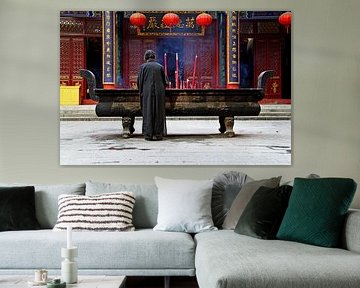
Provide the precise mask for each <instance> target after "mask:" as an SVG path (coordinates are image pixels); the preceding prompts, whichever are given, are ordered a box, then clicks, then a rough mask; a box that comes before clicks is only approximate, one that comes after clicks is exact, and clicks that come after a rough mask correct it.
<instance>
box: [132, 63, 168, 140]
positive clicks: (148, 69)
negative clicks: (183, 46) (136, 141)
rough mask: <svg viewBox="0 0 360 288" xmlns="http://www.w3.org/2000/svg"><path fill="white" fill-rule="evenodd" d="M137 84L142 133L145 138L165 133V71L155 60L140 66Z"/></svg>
mask: <svg viewBox="0 0 360 288" xmlns="http://www.w3.org/2000/svg"><path fill="white" fill-rule="evenodd" d="M137 85H138V89H139V94H140V106H141V111H142V114H143V125H142V133H143V135H144V137H145V138H152V137H153V136H163V135H164V134H165V131H164V129H165V86H166V82H165V73H164V67H163V66H162V65H161V64H159V63H157V62H156V61H155V60H151V59H150V60H148V62H146V63H144V64H142V65H141V66H140V71H139V74H138V79H137Z"/></svg>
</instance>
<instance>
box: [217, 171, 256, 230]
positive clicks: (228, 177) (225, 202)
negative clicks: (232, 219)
mask: <svg viewBox="0 0 360 288" xmlns="http://www.w3.org/2000/svg"><path fill="white" fill-rule="evenodd" d="M252 180H253V179H252V178H251V177H249V176H248V175H246V174H245V173H242V172H238V171H226V172H222V173H220V174H218V175H216V176H215V177H214V185H213V189H212V199H211V214H212V217H213V221H214V225H215V226H216V227H217V228H221V227H222V224H223V223H224V219H225V217H226V215H227V213H228V212H229V210H230V207H231V204H232V203H233V201H234V199H235V197H236V196H237V194H238V193H239V191H240V190H241V187H242V186H243V185H244V184H245V183H247V182H249V181H252Z"/></svg>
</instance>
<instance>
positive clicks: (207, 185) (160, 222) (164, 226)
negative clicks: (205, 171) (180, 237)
mask: <svg viewBox="0 0 360 288" xmlns="http://www.w3.org/2000/svg"><path fill="white" fill-rule="evenodd" d="M155 183H156V186H157V187H158V199H159V213H158V217H157V225H156V226H155V227H154V230H159V231H177V232H188V233H198V232H205V231H211V230H217V228H216V227H214V223H213V220H212V217H211V190H212V186H213V181H212V180H183V179H180V180H179V179H164V178H160V177H155Z"/></svg>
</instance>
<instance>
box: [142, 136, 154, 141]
mask: <svg viewBox="0 0 360 288" xmlns="http://www.w3.org/2000/svg"><path fill="white" fill-rule="evenodd" d="M144 139H145V140H146V141H153V138H149V137H145V138H144Z"/></svg>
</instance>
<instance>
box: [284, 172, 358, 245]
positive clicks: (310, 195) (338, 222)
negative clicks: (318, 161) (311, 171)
mask: <svg viewBox="0 0 360 288" xmlns="http://www.w3.org/2000/svg"><path fill="white" fill-rule="evenodd" d="M355 191H356V182H355V181H354V180H352V179H349V178H318V179H304V178H295V181H294V188H293V191H292V193H291V196H290V200H289V206H288V208H287V210H286V212H285V216H284V219H283V221H282V223H281V225H280V229H279V231H278V233H277V238H278V239H281V240H289V241H297V242H302V243H307V244H312V245H317V246H323V247H338V246H339V241H340V238H341V231H342V226H343V222H344V218H345V214H346V213H347V211H348V209H349V207H350V204H351V201H352V199H353V197H354V194H355Z"/></svg>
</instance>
